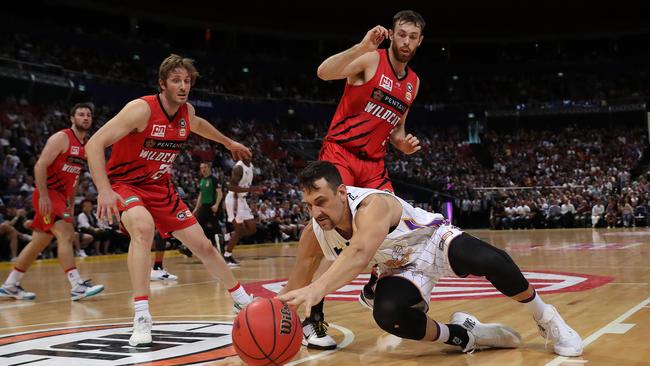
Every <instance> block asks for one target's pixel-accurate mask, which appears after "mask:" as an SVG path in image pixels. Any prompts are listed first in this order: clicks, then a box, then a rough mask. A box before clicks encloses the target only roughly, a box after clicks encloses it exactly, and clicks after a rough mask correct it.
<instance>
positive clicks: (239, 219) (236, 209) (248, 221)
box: [223, 159, 261, 266]
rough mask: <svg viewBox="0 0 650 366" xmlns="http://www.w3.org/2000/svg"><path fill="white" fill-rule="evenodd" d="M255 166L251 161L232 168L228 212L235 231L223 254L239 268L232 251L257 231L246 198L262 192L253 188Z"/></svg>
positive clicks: (231, 264)
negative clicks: (253, 193)
mask: <svg viewBox="0 0 650 366" xmlns="http://www.w3.org/2000/svg"><path fill="white" fill-rule="evenodd" d="M252 183H253V164H252V163H251V160H250V159H244V160H239V161H238V162H237V163H236V164H235V166H234V167H233V168H232V174H231V176H230V183H229V184H228V194H227V195H226V211H227V212H228V221H229V222H232V224H233V226H234V227H235V231H233V232H232V233H231V234H230V240H229V241H228V245H227V247H226V251H225V252H224V254H223V257H224V259H225V260H226V263H228V265H229V266H238V265H239V263H237V261H236V260H235V258H234V257H233V256H232V251H233V249H234V248H235V245H237V243H238V242H239V240H240V239H242V238H245V237H247V236H251V235H254V234H255V232H256V231H257V225H256V224H255V218H254V217H253V214H252V213H251V209H250V207H248V202H246V196H247V195H248V192H260V191H261V189H260V188H259V187H252V186H251V184H252Z"/></svg>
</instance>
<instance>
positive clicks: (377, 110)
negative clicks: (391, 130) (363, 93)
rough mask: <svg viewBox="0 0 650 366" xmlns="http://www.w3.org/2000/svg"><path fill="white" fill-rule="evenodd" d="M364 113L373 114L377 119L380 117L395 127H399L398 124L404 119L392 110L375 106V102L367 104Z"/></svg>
mask: <svg viewBox="0 0 650 366" xmlns="http://www.w3.org/2000/svg"><path fill="white" fill-rule="evenodd" d="M364 111H365V112H368V113H370V114H372V115H373V116H375V117H379V118H381V119H383V120H385V121H386V122H388V123H390V124H391V125H392V126H393V127H395V126H397V124H399V121H400V120H401V119H402V118H401V117H400V116H398V115H397V113H395V112H393V111H391V110H390V109H387V108H385V107H382V106H380V105H379V104H375V103H373V102H368V104H366V108H365V110H364Z"/></svg>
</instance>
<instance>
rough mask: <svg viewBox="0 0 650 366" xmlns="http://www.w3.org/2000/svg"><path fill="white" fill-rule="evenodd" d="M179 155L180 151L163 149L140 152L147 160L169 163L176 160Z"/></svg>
mask: <svg viewBox="0 0 650 366" xmlns="http://www.w3.org/2000/svg"><path fill="white" fill-rule="evenodd" d="M177 156H178V153H171V152H162V151H151V150H142V151H141V152H140V157H141V158H143V159H145V160H151V161H160V162H163V163H168V164H171V163H173V162H174V160H176V157H177Z"/></svg>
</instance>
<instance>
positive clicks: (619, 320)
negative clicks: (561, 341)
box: [546, 297, 650, 366]
mask: <svg viewBox="0 0 650 366" xmlns="http://www.w3.org/2000/svg"><path fill="white" fill-rule="evenodd" d="M648 304H650V297H649V298H647V299H645V300H643V301H641V302H640V303H638V304H636V305H635V306H634V307H633V308H631V309H630V310H628V311H626V312H625V313H624V314H623V315H621V316H619V317H618V318H616V319H614V320H613V321H612V322H611V323H609V324H607V325H605V326H604V327H602V328H600V329H598V330H597V331H595V332H594V333H592V334H591V335H590V336H589V337H587V339H585V340H584V341H583V342H582V345H583V347H584V348H586V347H587V346H588V345H590V344H591V343H593V342H594V341H595V340H597V339H598V338H600V336H602V335H603V334H607V333H609V331H610V330H612V329H617V328H620V327H621V325H619V324H621V323H622V322H623V321H624V320H625V319H627V318H629V317H630V316H632V315H633V314H634V313H636V312H637V311H639V310H641V309H642V308H645V307H648V306H647V305H648ZM575 361H578V360H575ZM564 362H573V361H572V360H571V359H569V358H568V357H564V356H558V357H555V358H554V359H553V360H552V361H551V362H549V363H547V364H546V366H559V365H561V364H562V363H564Z"/></svg>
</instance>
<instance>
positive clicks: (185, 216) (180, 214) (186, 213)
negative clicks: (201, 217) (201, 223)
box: [176, 210, 192, 221]
mask: <svg viewBox="0 0 650 366" xmlns="http://www.w3.org/2000/svg"><path fill="white" fill-rule="evenodd" d="M190 217H192V211H190V210H184V211H179V212H178V213H177V214H176V218H177V219H179V220H181V221H184V220H187V219H189V218H190Z"/></svg>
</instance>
